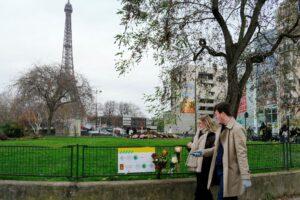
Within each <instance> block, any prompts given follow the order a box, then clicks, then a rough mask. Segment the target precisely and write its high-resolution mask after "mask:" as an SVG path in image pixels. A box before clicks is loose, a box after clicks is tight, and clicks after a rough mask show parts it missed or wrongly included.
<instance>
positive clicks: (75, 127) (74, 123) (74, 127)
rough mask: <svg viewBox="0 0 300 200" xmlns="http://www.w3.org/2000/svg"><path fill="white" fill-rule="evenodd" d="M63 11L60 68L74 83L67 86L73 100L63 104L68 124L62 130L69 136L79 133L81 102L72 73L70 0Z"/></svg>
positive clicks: (71, 9)
mask: <svg viewBox="0 0 300 200" xmlns="http://www.w3.org/2000/svg"><path fill="white" fill-rule="evenodd" d="M64 11H65V13H66V21H65V31H64V43H63V53H62V63H61V70H62V73H64V75H66V77H68V78H70V81H72V82H73V83H74V85H72V88H69V89H70V93H69V94H68V95H69V98H70V100H73V101H74V102H73V103H70V104H67V105H65V109H66V112H67V113H68V114H69V123H68V124H69V126H68V127H67V129H65V130H64V132H65V133H66V132H67V134H69V135H70V136H78V135H80V124H81V111H82V104H81V101H80V97H79V95H78V90H77V87H76V80H75V74H74V65H73V46H72V18H71V15H72V12H73V8H72V5H71V3H70V0H68V2H67V3H66V5H65V9H64Z"/></svg>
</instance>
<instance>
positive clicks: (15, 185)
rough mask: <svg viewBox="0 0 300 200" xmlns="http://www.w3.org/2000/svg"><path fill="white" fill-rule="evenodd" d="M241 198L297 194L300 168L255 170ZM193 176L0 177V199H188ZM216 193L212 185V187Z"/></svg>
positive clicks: (299, 183)
mask: <svg viewBox="0 0 300 200" xmlns="http://www.w3.org/2000/svg"><path fill="white" fill-rule="evenodd" d="M252 184H253V186H252V187H251V188H250V189H249V190H248V191H247V192H246V193H245V194H244V195H243V196H242V197H241V199H242V200H250V199H251V200H260V199H261V200H263V199H266V200H270V199H276V198H277V197H282V196H290V195H300V170H299V171H291V172H281V173H270V174H259V175H254V176H253V177H252ZM194 188H195V179H194V178H189V179H172V180H147V181H115V182H85V183H71V182H58V183H52V182H29V181H28V182H27V181H0V200H19V199H20V200H35V199H41V200H48V199H49V200H69V199H70V200H85V199H86V200H102V199H103V200H129V199H130V200H152V199H153V200H192V199H193V193H194ZM213 190H214V193H215V194H216V188H214V189H213Z"/></svg>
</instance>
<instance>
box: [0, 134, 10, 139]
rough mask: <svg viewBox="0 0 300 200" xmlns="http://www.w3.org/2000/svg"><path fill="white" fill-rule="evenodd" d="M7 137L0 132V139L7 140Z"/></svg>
mask: <svg viewBox="0 0 300 200" xmlns="http://www.w3.org/2000/svg"><path fill="white" fill-rule="evenodd" d="M7 139H8V137H7V136H6V135H5V134H4V133H0V140H7Z"/></svg>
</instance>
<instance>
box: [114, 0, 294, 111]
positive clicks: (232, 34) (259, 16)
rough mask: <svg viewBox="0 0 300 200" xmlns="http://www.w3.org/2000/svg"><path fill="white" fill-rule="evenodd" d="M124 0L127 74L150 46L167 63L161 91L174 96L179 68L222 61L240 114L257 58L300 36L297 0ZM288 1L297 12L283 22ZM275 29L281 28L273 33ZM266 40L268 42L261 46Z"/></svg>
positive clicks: (122, 65)
mask: <svg viewBox="0 0 300 200" xmlns="http://www.w3.org/2000/svg"><path fill="white" fill-rule="evenodd" d="M121 4H122V8H121V9H120V10H119V11H118V14H120V15H121V17H122V19H121V24H122V25H123V26H124V32H123V33H121V34H118V35H117V36H116V42H117V43H118V45H119V47H120V51H119V52H118V53H117V56H118V57H119V58H118V61H117V64H116V69H117V70H118V71H119V72H120V73H121V74H122V73H125V72H126V71H127V70H128V69H131V68H132V66H134V65H135V64H137V63H139V62H140V61H141V59H142V57H143V56H144V55H145V54H146V53H147V52H150V53H153V56H154V58H155V60H156V62H157V64H158V65H161V66H162V79H163V84H164V85H163V89H162V90H157V92H156V94H157V95H159V96H160V97H162V100H164V99H168V98H171V93H172V92H170V90H171V89H170V88H171V87H170V85H171V84H172V83H171V82H172V79H171V78H170V72H171V71H172V70H173V69H175V68H178V67H180V66H186V65H196V66H200V65H206V66H208V65H209V64H208V63H214V64H217V65H218V66H221V67H223V68H224V69H225V75H226V79H227V88H226V91H227V96H226V102H228V103H230V104H231V105H233V106H232V112H233V113H234V115H235V116H236V115H237V112H238V107H239V103H240V99H241V97H242V93H243V89H244V87H245V85H246V82H247V80H248V79H249V77H250V74H251V72H252V70H253V64H257V63H263V62H264V61H265V60H266V58H268V57H270V56H272V55H273V54H274V53H275V51H276V50H277V48H278V47H279V46H280V44H281V43H282V41H283V40H284V39H291V40H292V41H293V42H297V39H298V38H299V32H298V31H299V30H298V27H299V14H297V1H296V0H290V1H285V2H284V1H283V0H122V1H121ZM284 4H291V5H292V6H291V8H292V9H289V10H288V11H287V12H290V13H296V14H295V15H293V17H291V18H289V21H285V22H284V24H285V26H281V25H280V21H278V20H277V19H278V18H277V16H278V8H280V7H281V6H283V5H284ZM270 30H276V31H274V34H268V33H269V32H270ZM262 38H263V39H262ZM262 40H263V43H264V44H266V45H265V46H264V48H255V45H257V44H259V43H261V42H262ZM179 81H180V79H179Z"/></svg>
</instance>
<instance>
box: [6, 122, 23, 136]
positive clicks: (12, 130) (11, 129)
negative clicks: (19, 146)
mask: <svg viewBox="0 0 300 200" xmlns="http://www.w3.org/2000/svg"><path fill="white" fill-rule="evenodd" d="M1 129H2V131H3V133H4V134H5V135H6V136H7V137H10V138H20V137H23V136H24V130H23V127H22V126H20V125H18V124H17V123H14V122H7V123H5V124H3V125H2V126H1Z"/></svg>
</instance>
